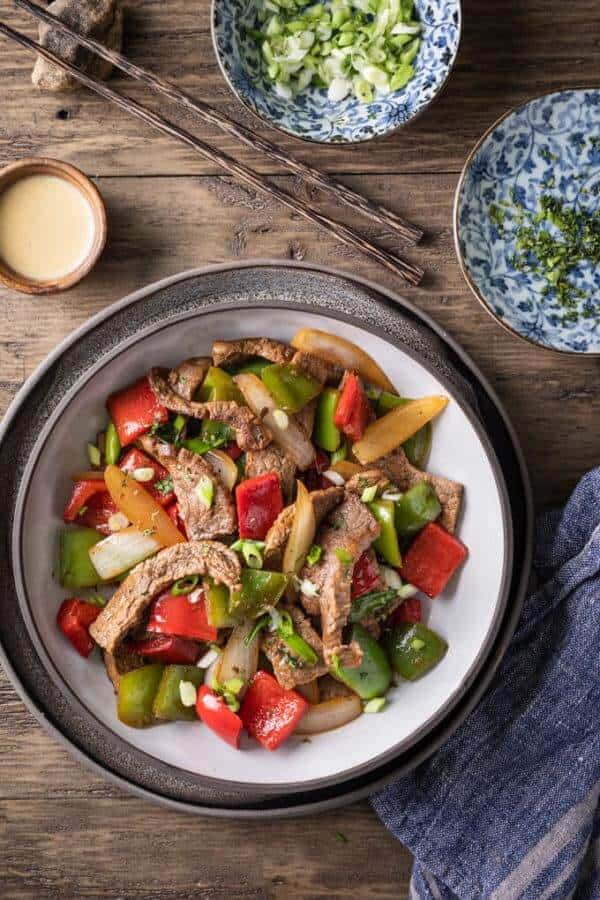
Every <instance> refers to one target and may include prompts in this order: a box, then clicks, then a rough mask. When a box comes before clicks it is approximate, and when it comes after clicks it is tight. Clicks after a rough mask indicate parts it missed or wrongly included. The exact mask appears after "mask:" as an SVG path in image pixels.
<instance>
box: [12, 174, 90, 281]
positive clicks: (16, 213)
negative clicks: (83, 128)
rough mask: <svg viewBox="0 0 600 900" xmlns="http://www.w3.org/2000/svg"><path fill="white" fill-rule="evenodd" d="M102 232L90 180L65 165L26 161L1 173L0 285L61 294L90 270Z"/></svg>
mask: <svg viewBox="0 0 600 900" xmlns="http://www.w3.org/2000/svg"><path fill="white" fill-rule="evenodd" d="M106 234H107V223H106V211H105V208H104V203H103V200H102V197H101V195H100V193H99V192H98V189H97V188H96V186H95V185H94V184H93V183H92V182H91V181H90V179H89V178H88V177H87V176H86V175H84V174H83V172H80V171H79V169H76V168H75V167H74V166H71V165H69V163H64V162H61V161H60V160H56V159H48V158H30V159H23V160H20V161H19V162H16V163H12V164H10V165H8V166H6V167H5V168H4V169H2V170H0V282H1V283H2V284H4V285H5V286H6V287H8V288H11V289H12V290H16V291H21V292H22V293H26V294H50V293H56V292H57V291H64V290H67V289H68V288H70V287H73V285H75V284H77V282H78V281H81V279H82V278H84V277H85V275H87V274H88V272H90V271H91V269H92V268H93V266H94V265H95V263H96V262H97V260H98V258H99V257H100V254H101V253H102V251H103V249H104V246H105V243H106Z"/></svg>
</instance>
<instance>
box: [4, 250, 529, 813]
mask: <svg viewBox="0 0 600 900" xmlns="http://www.w3.org/2000/svg"><path fill="white" fill-rule="evenodd" d="M290 270H293V275H292V274H291V271H290ZM292 284H293V289H292V287H291V285H292ZM224 296H226V297H227V301H226V303H225V304H224V303H223V297H224ZM249 297H250V298H252V299H251V301H250V302H254V303H258V304H260V303H261V302H262V301H264V300H266V298H267V297H270V298H271V299H272V298H273V297H276V298H277V302H278V303H279V302H281V303H285V302H288V303H292V304H297V303H299V302H301V303H302V304H303V305H305V306H308V307H312V308H315V309H318V308H319V306H320V302H317V301H315V300H314V299H312V300H311V298H323V297H326V298H327V300H328V303H329V304H331V307H332V310H331V311H332V312H333V311H335V313H342V314H347V315H351V316H354V317H357V318H359V319H362V320H363V321H364V322H365V324H366V325H367V326H370V327H373V328H376V329H378V330H379V331H381V330H383V331H384V332H385V333H387V334H388V335H389V337H390V338H391V339H392V340H395V341H398V342H400V343H402V344H404V345H406V346H407V347H409V348H410V349H412V351H413V352H415V353H417V354H418V355H419V356H421V357H422V358H423V359H425V360H427V361H428V363H429V364H430V365H431V366H432V367H433V368H434V369H435V370H436V371H437V372H438V373H439V374H440V376H442V377H444V378H447V379H449V380H450V381H451V382H452V384H453V385H454V386H455V388H456V390H457V392H458V393H459V395H461V396H462V397H463V398H464V399H465V401H466V402H467V404H468V405H469V406H471V407H472V408H473V409H475V410H476V411H477V412H478V414H479V416H480V418H481V419H482V421H483V422H484V424H485V427H486V430H487V433H488V435H489V437H490V440H491V442H492V444H493V446H494V447H495V449H496V453H497V455H498V457H499V462H500V465H501V467H502V470H503V473H504V478H505V480H506V484H507V487H508V491H509V495H510V504H511V510H512V518H513V529H514V537H515V561H514V568H513V578H512V584H511V594H510V602H509V605H508V608H507V610H506V612H505V614H504V618H503V621H502V623H501V625H500V629H499V632H498V634H497V637H496V640H495V643H494V645H493V647H492V648H491V650H490V656H489V659H488V661H487V662H486V664H485V666H484V668H483V671H482V672H481V673H480V674H479V675H478V676H477V677H475V678H474V679H473V683H472V684H470V685H465V693H464V694H463V696H462V699H461V701H460V702H459V703H458V705H457V706H455V707H454V709H453V710H452V712H451V714H450V715H449V716H448V717H447V718H445V719H444V720H443V722H441V723H440V724H439V725H438V726H437V727H436V728H435V729H434V730H433V731H432V732H430V733H429V734H428V735H427V736H426V737H425V738H423V739H422V740H421V741H419V742H418V743H417V744H415V745H414V746H413V747H412V748H411V749H410V750H408V751H406V752H405V753H403V754H402V755H401V756H399V757H396V758H395V759H394V760H392V761H391V762H388V763H387V764H386V765H383V766H380V767H378V768H377V769H376V770H373V771H371V772H370V773H369V774H368V775H365V776H363V777H360V778H354V779H349V780H347V781H344V782H343V783H341V784H336V785H335V786H331V787H328V788H321V789H315V790H312V791H305V792H299V793H295V794H294V795H293V796H292V795H286V796H280V795H276V794H275V795H274V794H273V793H272V792H269V793H265V794H264V795H261V794H254V795H253V796H252V798H251V799H249V798H248V795H247V794H245V795H242V794H241V793H240V792H238V791H236V790H233V789H227V788H222V787H221V786H219V787H218V789H215V788H214V787H212V786H210V785H207V784H205V783H204V782H203V781H202V779H199V778H198V777H197V776H194V775H190V774H188V773H185V772H182V771H180V770H173V769H171V768H170V767H168V766H166V765H164V764H162V763H160V762H159V761H157V760H155V759H153V758H151V757H149V756H147V755H146V754H144V753H141V752H140V751H137V750H135V749H134V748H132V747H130V746H128V745H125V744H123V743H121V742H119V741H118V740H115V739H114V737H113V736H112V735H111V732H110V731H108V730H107V729H105V728H104V727H103V726H101V725H100V723H98V722H97V721H96V720H95V719H94V718H92V717H91V716H90V715H89V713H88V712H87V711H86V710H85V709H84V707H83V706H82V705H81V704H80V703H79V702H78V701H77V698H75V697H73V695H70V694H69V693H68V691H67V692H65V686H64V685H63V686H62V688H63V689H62V690H61V688H60V687H59V685H57V684H55V683H54V681H53V680H52V679H50V678H49V677H48V673H47V671H46V670H45V669H44V667H43V665H42V663H41V660H40V658H39V656H38V654H37V652H36V649H35V646H34V644H33V643H32V641H31V639H30V636H29V633H28V631H27V629H26V627H25V624H24V622H23V619H22V618H21V616H20V614H19V610H18V606H17V603H16V602H15V587H14V583H13V579H12V572H11V567H10V557H9V551H8V547H9V543H10V540H9V537H10V536H9V529H10V524H11V523H12V518H13V512H14V508H15V501H16V495H17V490H18V485H19V481H20V477H21V475H22V473H23V470H24V467H25V465H26V462H27V459H28V455H29V452H30V450H31V447H32V445H33V443H34V441H35V439H36V437H37V435H38V434H39V430H40V427H41V426H42V425H43V424H44V422H45V421H46V420H47V418H48V417H49V416H50V414H51V413H52V411H53V410H54V409H55V407H56V406H57V404H58V403H59V402H60V400H61V399H62V398H63V397H64V395H65V393H66V392H67V391H68V390H69V389H70V388H71V387H72V386H73V385H74V384H75V382H76V381H77V380H78V379H79V377H80V376H81V375H83V374H84V372H85V371H86V369H87V368H88V366H89V361H90V360H97V359H99V358H100V357H101V356H102V355H104V354H106V353H110V351H111V350H112V349H113V348H114V347H115V346H116V345H117V344H120V343H121V342H122V341H123V340H125V339H126V338H128V337H131V336H133V335H135V334H136V333H137V332H138V331H139V330H140V329H142V328H144V329H145V328H147V327H148V326H151V325H159V324H160V323H164V322H165V321H167V320H168V319H169V318H170V317H172V316H174V315H180V314H181V313H184V312H186V311H189V310H192V309H200V308H202V309H205V308H208V307H213V308H214V307H215V306H216V305H217V304H218V305H219V308H222V307H223V306H233V307H235V306H236V304H239V303H240V302H243V303H244V304H245V305H247V304H248V298H249ZM399 309H401V310H402V315H398V310H399ZM319 311H324V310H323V307H322V306H321V307H320V309H319ZM325 311H326V310H325ZM436 332H437V334H436ZM0 439H1V444H0V464H2V466H3V470H4V471H10V472H12V473H14V478H13V479H12V480H11V483H10V485H9V486H8V487H9V495H8V497H7V502H8V506H9V509H8V511H7V512H8V514H7V515H6V516H5V517H4V518H3V520H2V522H0V534H1V535H2V539H3V543H4V546H5V548H6V549H7V552H6V554H5V555H4V557H3V558H2V560H1V561H0V574H1V575H2V578H1V582H0V644H1V645H2V649H3V654H2V655H3V662H4V664H5V667H6V669H7V671H8V673H9V675H10V677H11V679H12V680H13V683H14V684H15V686H16V688H17V690H19V692H20V694H21V696H22V697H23V699H24V700H25V702H26V703H27V704H28V706H29V707H30V708H31V709H32V711H33V712H34V713H35V714H36V716H37V717H38V718H39V719H40V721H41V722H42V724H44V725H45V727H47V728H48V729H49V730H51V731H52V732H53V733H54V734H55V735H56V736H57V737H59V738H60V739H61V740H62V741H63V742H65V743H66V744H67V746H68V747H69V748H70V749H71V750H72V751H74V752H75V753H76V754H77V755H78V756H79V757H80V758H82V759H83V760H84V761H85V762H87V763H88V764H91V765H93V766H94V767H95V768H97V769H99V770H101V771H102V772H103V773H104V774H106V775H108V776H109V777H111V778H112V779H114V780H116V781H117V782H118V783H119V784H121V785H122V786H124V787H128V788H130V789H132V790H134V791H136V792H138V793H142V794H143V795H144V796H147V797H150V798H152V799H157V800H160V801H162V802H166V803H170V804H173V805H176V806H178V807H179V808H182V807H183V808H186V809H188V810H191V811H195V812H202V813H205V814H212V815H246V816H261V815H274V814H278V815H293V814H299V813H301V812H308V811H311V810H314V809H315V808H317V807H321V806H330V805H333V804H338V803H343V802H348V801H350V800H353V799H356V798H357V797H359V796H364V795H366V794H367V793H369V792H370V791H372V790H374V789H375V788H377V787H379V786H381V785H382V784H383V783H384V782H385V781H386V780H389V779H390V778H393V777H395V776H398V775H400V774H402V773H403V772H405V771H408V770H409V769H411V768H413V767H414V766H415V765H416V764H417V763H418V762H420V761H421V760H422V759H424V758H425V757H426V756H428V755H429V754H430V753H431V752H433V750H435V749H436V748H437V747H438V746H439V745H440V744H441V743H442V742H443V740H445V739H446V738H447V736H448V735H449V734H450V733H451V732H452V731H453V730H454V729H455V728H456V727H457V726H458V724H460V722H461V721H463V719H464V718H465V716H466V715H467V714H468V711H469V710H470V709H471V708H472V706H473V705H474V704H475V703H476V702H477V699H478V698H479V697H480V696H481V693H482V691H483V690H484V689H485V687H486V686H487V684H488V682H489V679H490V677H491V674H492V673H493V671H494V670H495V668H496V666H497V664H498V662H499V660H500V658H501V656H502V653H503V652H504V649H505V647H506V645H507V643H508V641H509V640H510V636H511V635H512V632H513V630H514V626H515V624H516V619H517V617H518V612H519V609H520V604H521V601H522V596H523V591H524V587H525V580H526V576H527V571H528V569H529V562H530V545H531V540H530V538H531V496H530V488H529V482H528V478H527V474H526V470H525V467H524V464H523V461H522V458H521V454H520V450H519V448H518V445H517V443H516V440H515V437H514V434H513V433H512V430H511V428H510V425H509V423H508V420H507V419H506V416H505V414H504V412H503V410H502V408H501V407H500V404H499V403H498V401H497V400H496V398H495V397H494V396H493V392H492V391H491V389H490V388H489V386H488V385H486V384H485V382H484V380H483V377H482V376H481V375H480V373H478V372H477V370H476V369H475V367H474V366H473V364H472V363H471V361H470V360H469V359H468V358H467V357H466V355H465V354H464V353H463V352H462V351H461V350H460V349H459V348H458V347H457V346H456V345H455V344H454V342H453V341H452V340H451V339H450V338H449V337H448V336H447V335H445V334H444V333H443V332H442V330H441V329H439V328H438V327H437V326H435V324H434V323H433V322H431V321H430V320H429V319H428V318H427V317H425V316H424V315H423V314H421V313H419V312H418V311H417V310H415V309H414V308H413V307H412V306H411V305H410V304H408V303H407V302H406V301H404V300H401V299H400V298H397V297H395V296H394V295H392V294H391V293H389V292H387V291H384V290H381V289H379V288H377V287H376V286H375V285H372V284H370V283H368V282H363V281H359V280H357V279H352V278H350V277H349V276H346V275H343V274H342V273H337V272H334V271H331V270H323V269H315V268H313V267H311V266H308V265H301V264H295V265H283V264H281V263H277V262H273V263H271V262H264V263H263V262H257V263H249V264H245V265H241V266H235V267H233V268H230V267H213V268H210V269H208V270H202V272H194V273H187V274H183V275H181V276H177V277H176V278H175V279H168V280H167V281H164V282H161V283H159V284H157V285H153V286H151V287H149V288H146V289H144V290H143V291H140V292H138V293H136V294H134V295H132V296H131V297H129V298H125V300H123V301H121V302H120V303H117V304H115V305H114V306H112V307H110V308H109V309H108V310H106V311H104V312H103V313H101V314H100V315H99V316H96V317H95V318H94V319H92V320H91V321H90V322H89V323H87V325H86V326H84V327H83V328H82V329H80V330H79V331H78V332H76V333H75V334H74V335H72V336H71V337H70V338H68V339H67V340H66V341H65V342H64V343H63V344H61V345H60V346H59V347H58V348H57V350H56V351H55V352H54V353H53V354H52V355H51V357H49V359H48V360H47V361H46V363H44V364H43V366H42V367H41V368H40V369H39V370H38V371H37V372H36V373H35V374H34V376H33V377H32V379H30V381H29V382H28V383H27V384H26V385H25V387H24V388H23V390H22V391H21V392H20V393H19V395H18V396H17V398H16V399H15V401H14V403H13V405H12V407H11V409H10V410H9V413H8V414H7V417H6V419H5V422H4V424H3V429H2V433H1V434H0Z"/></svg>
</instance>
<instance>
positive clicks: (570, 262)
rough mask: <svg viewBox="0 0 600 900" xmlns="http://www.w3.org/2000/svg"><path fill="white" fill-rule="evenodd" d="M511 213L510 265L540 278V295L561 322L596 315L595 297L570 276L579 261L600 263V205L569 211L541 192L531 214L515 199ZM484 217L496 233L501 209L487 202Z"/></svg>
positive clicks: (503, 215)
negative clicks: (555, 308) (558, 312)
mask: <svg viewBox="0 0 600 900" xmlns="http://www.w3.org/2000/svg"><path fill="white" fill-rule="evenodd" d="M547 186H549V185H547ZM513 199H514V200H516V198H513ZM511 211H512V219H513V221H514V223H515V225H516V230H515V232H514V234H515V240H516V248H517V249H516V252H515V254H514V256H513V259H512V261H511V262H512V264H513V266H514V267H515V268H516V269H517V270H518V271H520V272H528V273H532V274H534V275H537V276H539V277H540V278H542V279H543V281H544V286H543V288H542V297H543V298H544V299H548V300H555V301H556V302H557V303H558V305H559V306H560V307H561V308H562V310H563V313H562V321H563V324H565V325H566V324H569V323H573V322H576V321H577V320H578V319H579V318H580V317H582V318H584V319H591V318H593V317H595V316H597V315H598V312H599V304H598V301H597V299H594V298H593V297H592V296H590V295H589V294H588V292H586V291H585V290H583V289H581V288H579V287H577V285H576V284H574V283H573V281H572V279H571V276H572V275H573V274H574V272H575V271H576V269H577V268H578V267H579V266H580V265H582V264H585V263H587V264H591V265H593V266H594V267H598V266H599V265H600V209H599V210H596V211H593V212H592V211H591V210H587V209H575V208H573V207H569V206H568V205H567V204H565V203H563V202H562V200H560V199H558V198H557V197H551V196H550V195H548V194H544V195H543V196H542V197H541V198H540V202H539V209H538V211H537V212H532V211H530V210H527V209H525V207H524V206H523V205H522V204H521V203H518V202H515V206H514V207H513V208H512V210H511ZM490 217H491V218H492V221H493V222H494V223H495V225H496V226H497V228H498V230H499V232H500V233H501V234H502V233H503V231H504V228H505V225H506V211H505V210H502V209H500V208H499V207H498V206H496V205H494V204H492V206H491V207H490Z"/></svg>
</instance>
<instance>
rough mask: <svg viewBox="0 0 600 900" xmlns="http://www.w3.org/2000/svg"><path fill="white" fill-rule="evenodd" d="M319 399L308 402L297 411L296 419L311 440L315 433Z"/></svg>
mask: <svg viewBox="0 0 600 900" xmlns="http://www.w3.org/2000/svg"><path fill="white" fill-rule="evenodd" d="M317 402H318V401H317V399H316V398H315V399H314V400H311V401H310V403H307V404H306V406H303V407H302V409H301V410H300V411H299V412H297V413H296V416H295V418H296V421H297V423H298V425H300V427H301V428H302V430H303V431H304V434H305V435H306V437H307V438H308V439H309V440H310V439H311V437H312V433H313V428H314V424H315V415H316V412H317Z"/></svg>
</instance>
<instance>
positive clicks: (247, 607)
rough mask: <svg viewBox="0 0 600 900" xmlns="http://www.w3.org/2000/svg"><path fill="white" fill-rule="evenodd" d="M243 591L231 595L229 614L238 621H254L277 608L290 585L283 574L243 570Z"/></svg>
mask: <svg viewBox="0 0 600 900" xmlns="http://www.w3.org/2000/svg"><path fill="white" fill-rule="evenodd" d="M241 580H242V590H241V591H238V592H236V593H235V594H232V595H231V598H230V601H229V612H230V613H231V615H232V616H234V617H235V618H236V619H253V618H256V616H259V615H261V613H263V612H264V611H265V610H266V609H267V607H269V606H275V604H276V603H277V602H278V600H279V599H280V597H281V595H282V594H283V592H284V591H285V589H286V587H287V583H288V579H287V576H286V575H283V574H282V573H281V572H268V571H265V570H264V569H242V578H241Z"/></svg>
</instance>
